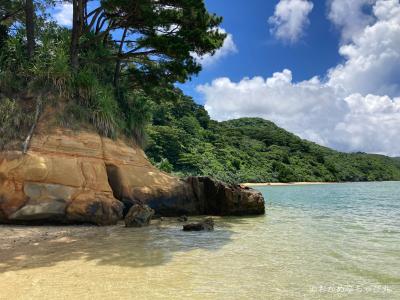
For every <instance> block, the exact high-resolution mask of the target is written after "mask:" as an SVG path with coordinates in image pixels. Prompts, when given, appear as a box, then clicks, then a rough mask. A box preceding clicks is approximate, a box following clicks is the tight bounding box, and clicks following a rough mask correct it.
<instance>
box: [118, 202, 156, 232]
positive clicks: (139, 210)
mask: <svg viewBox="0 0 400 300" xmlns="http://www.w3.org/2000/svg"><path fill="white" fill-rule="evenodd" d="M153 215H154V210H152V209H151V208H150V207H148V206H147V205H140V204H135V205H133V206H132V207H131V209H130V210H129V212H128V214H127V215H126V216H125V226H126V227H143V226H148V225H149V224H150V221H151V218H152V217H153Z"/></svg>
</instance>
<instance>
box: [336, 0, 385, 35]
mask: <svg viewBox="0 0 400 300" xmlns="http://www.w3.org/2000/svg"><path fill="white" fill-rule="evenodd" d="M376 1H377V0H330V2H329V13H328V18H329V20H331V21H332V22H333V24H335V25H336V26H337V27H338V28H339V29H340V30H341V34H342V40H343V42H348V41H351V40H352V39H353V38H354V37H355V36H356V35H358V34H360V33H361V32H362V31H363V30H364V28H365V27H366V26H367V25H369V24H371V23H373V21H374V17H373V16H372V15H370V14H368V10H369V9H370V8H371V6H372V5H373V4H374V3H375V2H376Z"/></svg>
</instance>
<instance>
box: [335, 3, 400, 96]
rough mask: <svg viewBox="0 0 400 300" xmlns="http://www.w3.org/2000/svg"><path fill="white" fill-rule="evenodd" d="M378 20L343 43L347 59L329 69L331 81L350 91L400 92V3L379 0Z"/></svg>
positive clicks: (366, 92)
mask: <svg viewBox="0 0 400 300" xmlns="http://www.w3.org/2000/svg"><path fill="white" fill-rule="evenodd" d="M373 12H374V17H375V18H376V21H375V23H374V24H372V25H368V26H366V27H365V28H364V30H363V31H362V32H361V33H359V34H357V35H355V37H354V38H353V40H352V43H349V44H347V45H343V46H341V47H340V50H339V52H340V54H341V55H342V56H344V57H345V58H346V61H345V63H343V64H340V65H338V66H337V67H335V68H334V69H332V70H330V71H329V78H330V79H329V82H330V84H331V85H335V86H340V87H342V88H344V89H345V90H346V91H348V92H352V93H361V94H364V95H365V94H368V93H373V94H377V95H389V96H398V95H400V79H399V78H400V3H399V2H398V0H380V1H377V3H376V4H375V6H374V8H373Z"/></svg>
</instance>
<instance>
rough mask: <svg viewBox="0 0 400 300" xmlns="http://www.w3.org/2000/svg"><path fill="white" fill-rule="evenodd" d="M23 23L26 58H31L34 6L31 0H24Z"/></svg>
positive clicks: (33, 38)
mask: <svg viewBox="0 0 400 300" xmlns="http://www.w3.org/2000/svg"><path fill="white" fill-rule="evenodd" d="M25 23H26V39H27V43H28V44H27V48H28V58H29V59H32V57H33V54H34V51H35V7H34V5H33V0H26V2H25Z"/></svg>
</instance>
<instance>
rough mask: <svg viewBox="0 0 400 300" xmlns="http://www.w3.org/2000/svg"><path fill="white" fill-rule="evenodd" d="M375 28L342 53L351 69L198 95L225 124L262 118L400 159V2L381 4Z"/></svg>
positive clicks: (222, 86) (323, 140) (281, 75)
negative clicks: (250, 118)
mask: <svg viewBox="0 0 400 300" xmlns="http://www.w3.org/2000/svg"><path fill="white" fill-rule="evenodd" d="M373 18H374V19H375V21H374V23H372V24H370V25H366V26H365V27H364V29H363V30H362V32H360V33H359V34H356V35H355V36H354V37H353V39H352V41H351V42H349V43H348V44H346V45H343V46H341V48H340V54H341V55H343V56H344V58H345V61H344V63H343V64H340V65H338V66H336V67H335V68H332V69H331V70H329V71H328V73H327V76H326V78H325V79H324V80H321V79H319V78H318V77H314V78H311V79H309V80H306V81H302V82H293V80H292V72H291V71H290V70H284V71H282V72H277V73H274V74H273V75H272V76H270V77H268V78H262V77H254V78H244V79H242V80H241V81H239V82H233V81H231V80H230V79H229V78H219V79H216V80H214V81H213V82H212V83H210V84H206V85H201V86H199V87H198V91H199V92H200V93H202V94H203V95H204V97H205V100H206V109H207V110H208V111H209V113H210V115H211V116H212V117H213V118H215V119H218V120H227V119H232V118H238V117H244V116H257V117H262V118H265V119H269V120H271V121H274V122H276V123H277V124H278V125H280V126H282V127H283V128H285V129H287V130H289V131H292V132H294V133H296V134H298V135H299V136H301V137H303V138H306V139H309V140H312V141H315V142H317V143H319V144H322V145H326V146H329V147H333V148H335V149H338V150H342V151H352V152H353V151H365V152H372V153H382V154H388V155H400V139H399V138H398V134H399V132H400V97H399V96H400V81H399V78H400V76H399V75H400V71H399V70H400V3H399V2H398V0H378V1H377V2H376V4H375V5H374V7H373Z"/></svg>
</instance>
